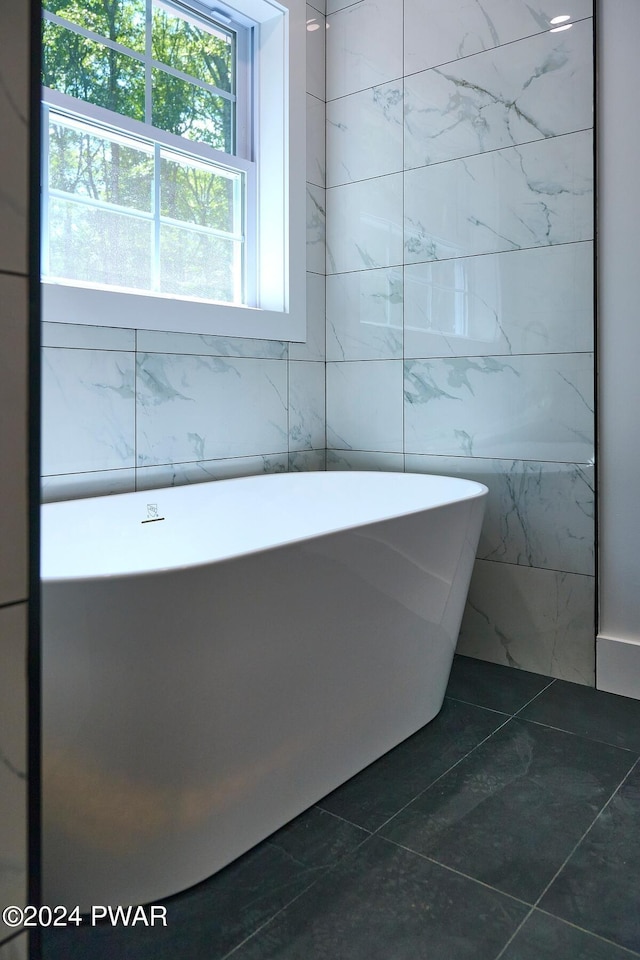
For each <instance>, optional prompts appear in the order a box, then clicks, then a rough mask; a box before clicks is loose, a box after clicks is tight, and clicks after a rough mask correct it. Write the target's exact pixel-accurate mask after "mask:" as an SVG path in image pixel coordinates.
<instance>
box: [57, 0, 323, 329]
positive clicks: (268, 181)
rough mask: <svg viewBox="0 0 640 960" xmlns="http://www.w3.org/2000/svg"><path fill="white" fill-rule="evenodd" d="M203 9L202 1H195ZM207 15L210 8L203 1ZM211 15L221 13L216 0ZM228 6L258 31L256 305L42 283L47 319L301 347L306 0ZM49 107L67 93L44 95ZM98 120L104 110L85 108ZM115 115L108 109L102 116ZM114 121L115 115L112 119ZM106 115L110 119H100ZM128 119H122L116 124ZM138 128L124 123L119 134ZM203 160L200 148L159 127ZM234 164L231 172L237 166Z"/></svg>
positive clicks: (165, 138) (241, 0)
mask: <svg viewBox="0 0 640 960" xmlns="http://www.w3.org/2000/svg"><path fill="white" fill-rule="evenodd" d="M193 6H194V7H198V0H194V2H193ZM199 7H200V9H201V10H205V9H206V7H205V6H204V5H203V4H199ZM212 7H213V9H212V11H211V13H212V15H213V16H215V10H216V7H214V6H213V3H212ZM225 7H226V8H230V9H231V10H233V11H234V12H237V15H238V19H239V20H242V19H243V18H248V19H249V20H250V21H252V22H253V23H255V24H256V26H255V29H254V36H255V39H254V84H255V87H254V112H255V116H254V159H255V169H256V181H255V196H256V202H255V207H254V210H255V216H256V221H257V222H256V229H255V237H256V240H255V251H253V254H254V255H255V260H256V276H257V290H256V295H255V303H256V305H255V306H241V305H234V304H223V303H214V302H211V301H205V300H198V299H196V298H184V297H177V296H174V295H169V294H155V293H154V294H149V293H147V292H144V291H143V292H140V293H138V292H122V291H118V290H109V289H101V288H98V287H88V286H86V285H80V284H74V283H71V282H62V281H59V282H51V281H48V280H46V278H45V279H44V280H43V284H42V286H43V290H42V313H43V319H44V320H45V321H48V322H52V323H79V324H90V325H95V326H101V327H105V326H106V327H126V328H133V329H141V330H161V331H170V332H176V331H178V332H182V333H196V334H208V335H214V336H232V337H249V338H259V339H268V340H271V339H273V340H291V341H298V342H300V341H304V340H305V338H306V251H305V242H306V205H305V201H306V189H305V181H306V164H305V149H306V133H305V119H306V83H305V79H306V72H305V47H306V32H305V31H306V18H305V14H306V6H305V3H304V2H303V0H278V2H274V0H233V2H232V3H225ZM45 99H46V101H47V102H48V103H50V104H51V105H52V106H54V107H55V106H58V107H63V108H64V102H63V101H66V104H67V108H68V107H69V106H70V104H69V101H71V102H72V103H77V101H74V100H73V98H71V97H65V96H64V95H62V94H59V93H54V92H53V91H46V97H45ZM82 107H83V111H82V112H83V113H84V114H85V115H86V116H88V115H89V113H91V114H93V115H94V116H95V117H96V118H97V119H100V116H101V108H98V107H91V108H90V110H87V104H86V103H84V102H82ZM103 113H104V114H109V111H104V112H103ZM109 115H110V116H112V115H111V114H109ZM103 119H104V117H103ZM120 121H122V122H120ZM130 125H133V127H136V128H137V129H138V132H139V126H146V125H139V124H137V122H136V121H133V120H131V121H128V120H127V118H125V117H119V127H120V129H122V130H127V129H128V130H130V131H132V132H135V131H134V130H133V127H132V126H130ZM154 137H155V138H156V139H157V140H158V141H159V142H163V143H165V142H166V144H167V145H168V146H171V145H172V144H173V145H174V146H176V141H180V143H181V144H182V149H183V150H185V149H186V150H187V152H189V153H191V154H193V155H197V154H198V144H196V143H195V142H192V141H188V142H187V143H186V145H185V141H184V140H183V139H181V138H179V137H172V135H170V134H165V133H164V132H162V131H155V130H154ZM241 163H242V161H241V159H240V158H238V157H234V158H233V163H232V164H230V166H231V165H232V166H233V167H236V168H240V167H241Z"/></svg>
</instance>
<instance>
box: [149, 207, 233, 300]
mask: <svg viewBox="0 0 640 960" xmlns="http://www.w3.org/2000/svg"><path fill="white" fill-rule="evenodd" d="M241 246H242V245H241V243H240V241H236V240H222V239H221V238H219V237H212V236H210V235H207V234H203V233H197V232H196V231H194V230H186V229H185V230H182V229H180V227H169V226H167V225H162V226H161V227H160V290H161V291H162V293H173V294H177V295H178V296H183V297H202V298H203V299H204V300H222V301H223V302H225V303H238V302H240V300H241V293H242V291H241V253H242V251H241Z"/></svg>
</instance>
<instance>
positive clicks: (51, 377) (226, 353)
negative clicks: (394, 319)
mask: <svg viewBox="0 0 640 960" xmlns="http://www.w3.org/2000/svg"><path fill="white" fill-rule="evenodd" d="M325 21H326V18H325V4H324V0H313V2H312V3H309V4H308V5H307V271H308V272H307V332H308V336H307V342H306V343H301V344H300V343H286V342H280V341H272V340H248V339H244V340H243V339H234V338H228V337H207V336H195V335H189V334H181V333H160V332H158V333H154V332H150V331H142V330H123V329H116V328H99V327H92V326H88V325H87V326H83V325H77V324H63V323H56V324H51V323H49V324H47V323H45V324H44V325H43V326H44V331H43V358H42V378H43V382H42V386H43V404H42V410H43V440H42V473H43V478H42V494H43V499H44V500H45V501H46V500H58V499H68V498H73V497H82V496H95V495H102V494H109V493H120V492H127V491H131V490H135V489H150V488H153V487H155V486H169V485H173V484H179V483H195V482H198V481H200V480H209V479H219V478H223V477H233V476H243V475H245V474H254V473H261V472H267V473H271V472H275V471H285V470H319V469H324V467H325V448H326V440H325V380H324V360H325V329H324V327H325V277H324V274H325V225H326V213H325V210H326V203H325V187H326V175H325V170H326V164H325V134H324V128H325V40H326V22H325Z"/></svg>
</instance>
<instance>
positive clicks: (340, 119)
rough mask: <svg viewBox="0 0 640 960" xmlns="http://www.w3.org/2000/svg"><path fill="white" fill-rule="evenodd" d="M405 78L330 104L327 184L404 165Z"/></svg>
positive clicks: (350, 179) (361, 177)
mask: <svg viewBox="0 0 640 960" xmlns="http://www.w3.org/2000/svg"><path fill="white" fill-rule="evenodd" d="M402 87H403V81H402V79H400V80H394V81H393V82H391V83H385V84H381V85H380V86H377V87H370V88H369V89H368V90H361V91H360V92H359V93H353V94H351V95H350V96H348V97H341V98H340V99H339V100H332V101H331V102H330V103H328V104H327V185H328V186H330V187H334V186H336V185H337V184H341V183H352V182H353V181H354V180H366V179H368V178H370V177H382V176H384V175H385V174H387V173H397V171H399V170H402V167H403V126H402V124H403V119H402Z"/></svg>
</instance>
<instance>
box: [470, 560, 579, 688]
mask: <svg viewBox="0 0 640 960" xmlns="http://www.w3.org/2000/svg"><path fill="white" fill-rule="evenodd" d="M594 599H595V598H594V579H593V577H584V576H580V575H579V574H575V573H557V572H556V571H553V570H538V569H536V568H535V567H520V566H516V565H515V564H510V563H492V562H491V561H489V560H476V564H475V567H474V571H473V576H472V578H471V586H470V588H469V599H468V602H467V606H466V609H465V614H464V618H463V621H462V627H461V630H460V639H459V641H458V647H457V652H458V653H462V654H464V655H466V656H470V657H478V658H480V659H481V660H489V661H491V662H492V663H503V664H508V665H509V666H512V667H520V668H521V669H523V670H531V671H532V672H533V673H542V674H545V675H547V676H550V677H558V678H559V679H561V680H570V681H572V682H573V683H584V684H587V685H589V686H593V684H594V669H595V662H594V658H595V654H594V646H595V644H594V640H595V617H594Z"/></svg>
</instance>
